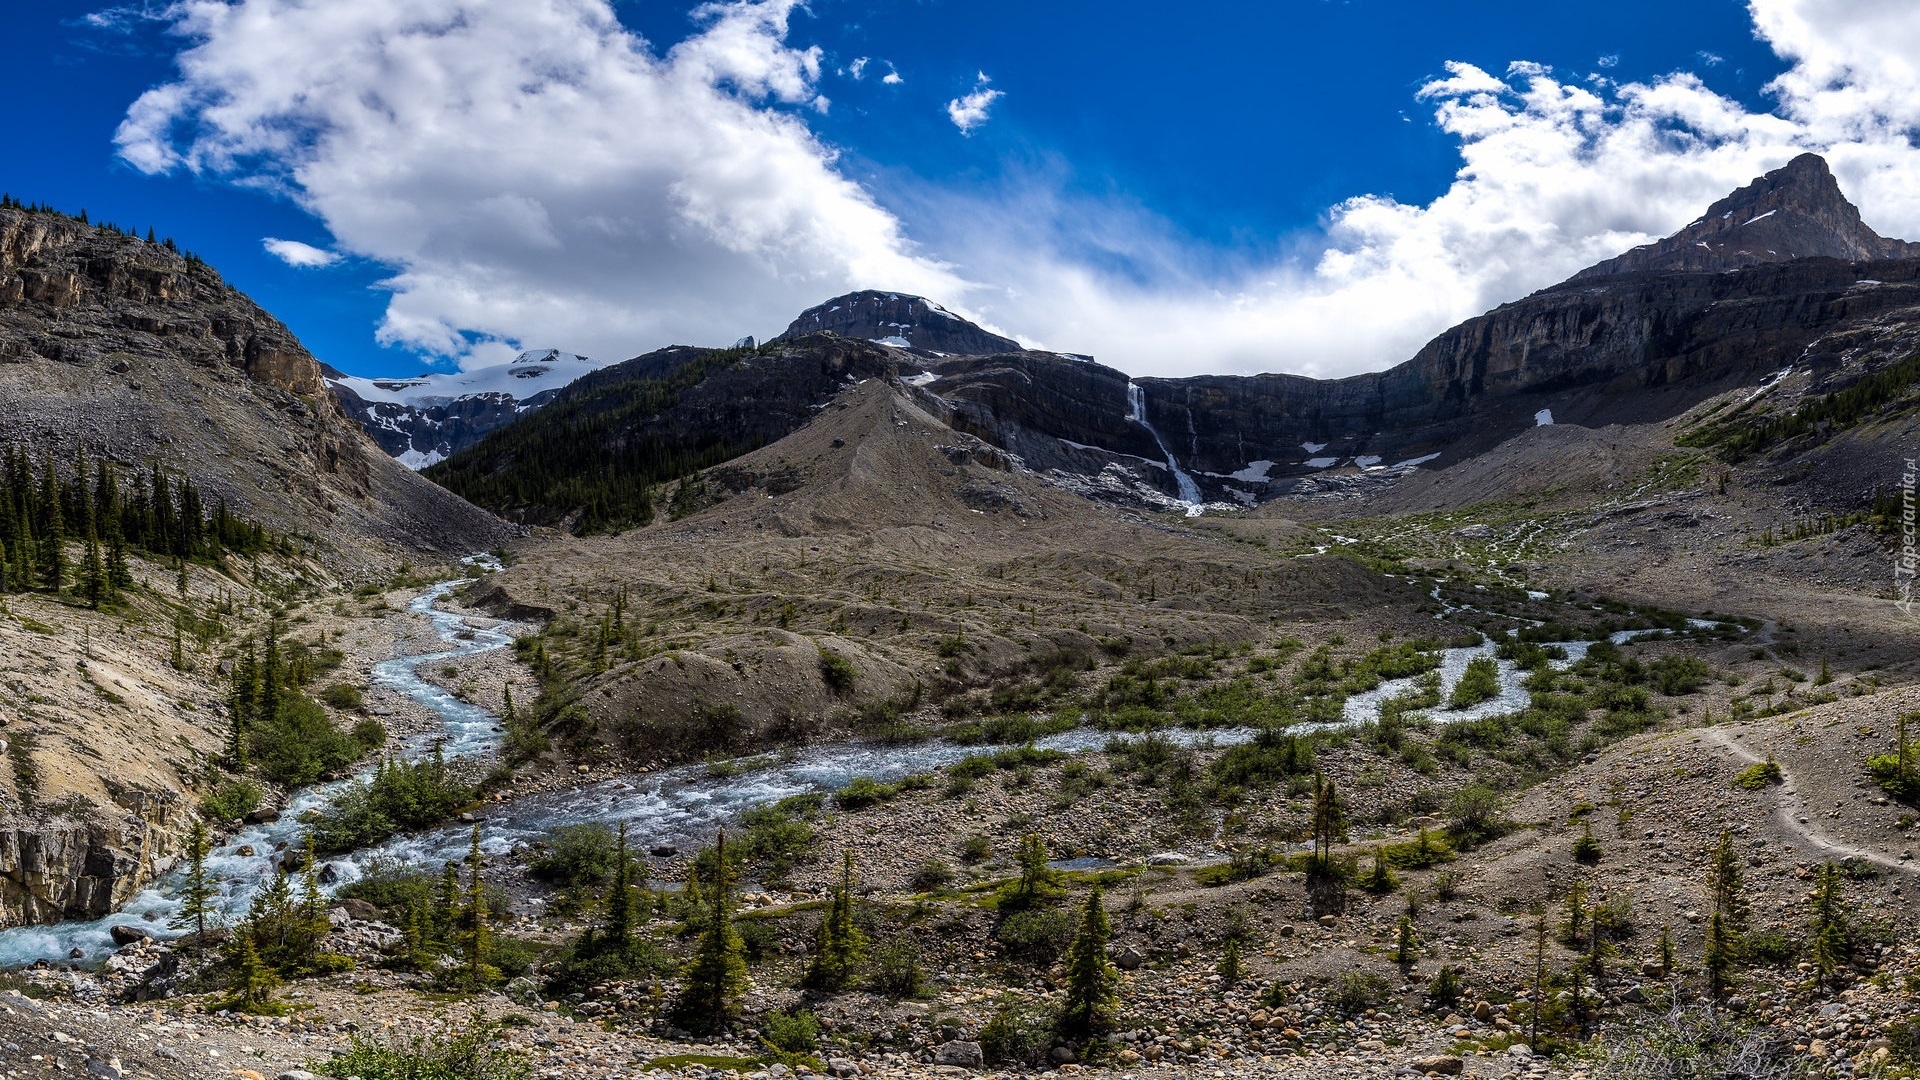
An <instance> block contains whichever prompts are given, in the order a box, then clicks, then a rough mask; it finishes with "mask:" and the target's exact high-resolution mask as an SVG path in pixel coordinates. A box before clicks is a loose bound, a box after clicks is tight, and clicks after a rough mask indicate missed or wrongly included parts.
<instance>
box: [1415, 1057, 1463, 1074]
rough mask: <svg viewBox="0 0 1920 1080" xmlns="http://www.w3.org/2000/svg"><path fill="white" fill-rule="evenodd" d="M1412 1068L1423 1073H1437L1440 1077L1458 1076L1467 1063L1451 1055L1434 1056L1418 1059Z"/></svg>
mask: <svg viewBox="0 0 1920 1080" xmlns="http://www.w3.org/2000/svg"><path fill="white" fill-rule="evenodd" d="M1413 1067H1414V1068H1416V1069H1418V1070H1420V1071H1421V1072H1423V1073H1439V1074H1440V1075H1442V1076H1459V1075H1460V1074H1461V1072H1463V1071H1464V1070H1465V1069H1466V1067H1467V1063H1466V1062H1464V1061H1462V1060H1461V1059H1460V1058H1458V1057H1456V1056H1455V1055H1453V1054H1436V1055H1434V1056H1433V1057H1423V1058H1418V1059H1416V1060H1415V1061H1414V1063H1413Z"/></svg>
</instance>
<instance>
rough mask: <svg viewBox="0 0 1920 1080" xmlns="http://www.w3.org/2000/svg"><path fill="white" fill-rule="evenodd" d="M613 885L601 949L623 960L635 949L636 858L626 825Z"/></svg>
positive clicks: (622, 825) (616, 855)
mask: <svg viewBox="0 0 1920 1080" xmlns="http://www.w3.org/2000/svg"><path fill="white" fill-rule="evenodd" d="M613 860H614V862H613V883H612V884H611V885H610V886H609V887H608V889H607V927H606V932H605V933H604V934H603V935H602V936H601V947H602V948H604V949H607V950H610V951H612V952H614V953H616V954H618V955H620V956H622V957H629V956H631V955H632V954H633V949H634V938H633V932H634V924H635V923H636V922H637V921H638V920H637V919H636V918H635V912H634V902H633V901H634V897H633V892H634V889H633V869H634V867H633V856H632V855H631V854H629V853H628V851H627V823H626V822H624V821H623V822H621V823H620V836H619V839H618V840H617V841H615V844H614V849H613Z"/></svg>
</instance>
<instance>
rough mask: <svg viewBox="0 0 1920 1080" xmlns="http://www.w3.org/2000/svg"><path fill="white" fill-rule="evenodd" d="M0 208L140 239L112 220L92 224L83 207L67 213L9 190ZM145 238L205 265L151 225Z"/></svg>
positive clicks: (0, 198) (2, 194)
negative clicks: (161, 237)
mask: <svg viewBox="0 0 1920 1080" xmlns="http://www.w3.org/2000/svg"><path fill="white" fill-rule="evenodd" d="M0 210H18V211H20V212H21V213H23V214H44V215H46V216H48V217H57V218H64V219H66V220H68V221H77V222H79V223H80V224H82V225H91V226H93V227H94V228H96V229H99V230H100V231H101V232H104V233H112V234H113V235H115V236H124V237H127V238H128V239H130V240H139V239H141V236H140V233H139V231H138V230H136V229H126V228H122V227H121V226H119V225H118V224H115V223H114V222H111V221H103V222H100V223H99V224H97V225H96V224H94V223H93V222H92V221H89V220H87V211H86V209H85V208H84V207H83V208H82V209H81V210H80V212H79V213H78V214H69V213H66V212H65V211H63V210H60V209H58V208H57V207H55V206H53V205H51V204H49V203H41V202H33V203H29V202H21V201H20V200H19V199H16V198H14V197H13V195H12V193H10V192H0ZM145 239H146V242H147V243H149V244H153V245H154V246H156V247H163V248H166V249H167V250H168V251H171V252H173V253H174V254H175V255H179V256H181V257H183V258H185V259H186V260H187V262H188V264H190V265H194V266H202V265H205V263H204V262H203V261H202V260H201V258H200V256H198V255H195V254H194V253H193V252H191V251H185V252H183V251H181V250H180V245H179V244H176V243H174V241H173V237H171V236H169V237H167V238H166V239H164V240H156V239H154V235H153V228H152V226H148V228H147V235H146V237H145Z"/></svg>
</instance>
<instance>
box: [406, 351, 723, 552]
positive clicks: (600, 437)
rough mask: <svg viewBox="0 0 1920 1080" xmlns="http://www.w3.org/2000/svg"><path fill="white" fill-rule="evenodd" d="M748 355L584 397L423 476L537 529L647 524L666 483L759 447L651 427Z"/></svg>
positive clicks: (700, 362) (557, 405) (707, 432)
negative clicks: (569, 522) (566, 524)
mask: <svg viewBox="0 0 1920 1080" xmlns="http://www.w3.org/2000/svg"><path fill="white" fill-rule="evenodd" d="M750 355H752V354H751V353H750V352H749V351H748V350H745V349H718V350H715V351H713V352H709V353H705V354H703V355H701V356H700V357H698V358H697V359H694V360H692V361H690V362H688V363H687V364H685V365H683V366H682V367H681V368H680V369H679V370H677V371H675V372H673V373H672V374H671V375H668V376H666V377H664V378H653V379H631V380H624V381H620V382H614V383H611V384H608V385H605V386H594V387H590V388H586V389H582V390H577V391H575V392H573V393H571V394H568V395H566V396H565V397H563V398H562V399H561V400H559V401H556V402H554V403H553V404H551V405H548V406H547V407H546V408H544V409H541V410H540V412H539V413H538V414H536V415H535V416H533V417H530V418H529V419H527V420H525V421H522V422H521V423H518V424H513V425H510V426H508V427H505V428H502V429H500V430H499V431H496V432H494V433H492V434H490V435H488V436H487V438H486V439H485V440H483V441H482V442H481V443H480V444H479V445H478V446H475V447H472V448H471V449H468V450H464V451H461V452H460V453H458V454H455V455H453V456H452V457H450V458H448V459H447V460H445V461H443V462H440V463H439V464H437V465H434V466H432V467H431V468H428V469H427V470H425V475H426V476H427V477H428V478H429V479H431V480H433V481H434V482H435V483H438V484H439V485H441V486H442V487H445V488H447V489H448V490H450V491H453V492H454V493H456V494H458V495H460V496H461V497H462V498H464V499H466V500H467V501H468V502H471V503H474V504H476V505H478V506H484V507H486V508H488V509H490V510H493V511H496V512H498V513H502V514H513V515H518V516H520V517H522V518H523V519H524V520H526V521H529V522H532V523H535V524H541V525H552V524H556V523H558V522H559V521H561V520H562V519H563V518H566V517H567V516H568V515H571V514H578V515H579V516H578V519H577V523H576V524H575V526H574V531H575V532H577V533H580V534H581V535H587V534H591V533H597V532H608V531H616V530H619V529H623V528H630V527H633V526H640V525H646V524H649V523H650V522H652V521H653V518H654V514H655V512H656V487H657V485H659V484H660V483H661V482H662V481H668V480H673V479H676V478H686V477H691V476H692V475H693V474H694V473H696V472H698V471H699V470H701V469H705V468H708V467H710V466H713V465H718V464H719V463H721V462H723V461H728V460H730V459H732V458H735V457H738V456H740V455H741V454H744V453H747V452H748V451H751V450H753V449H755V448H757V447H758V446H759V445H760V440H757V439H753V440H748V441H746V442H741V443H736V442H732V441H729V440H728V439H727V438H726V436H725V435H724V434H722V433H720V432H718V431H715V430H712V429H711V428H708V427H699V428H696V429H694V430H691V431H688V432H685V433H680V432H673V431H658V430H649V428H648V422H649V421H652V420H654V419H656V418H657V417H658V416H659V415H660V414H661V413H663V412H666V411H667V410H668V409H671V408H673V407H674V406H675V405H677V404H679V403H680V399H681V398H682V397H683V396H684V395H685V394H686V392H687V391H688V390H690V389H692V388H693V387H695V386H698V385H699V384H701V383H702V382H705V381H706V379H707V377H708V376H709V375H711V374H713V373H714V372H716V371H720V370H722V369H724V368H726V367H728V366H729V365H732V364H734V363H737V362H738V361H740V360H741V359H744V358H745V357H747V356H750Z"/></svg>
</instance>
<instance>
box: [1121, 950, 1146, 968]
mask: <svg viewBox="0 0 1920 1080" xmlns="http://www.w3.org/2000/svg"><path fill="white" fill-rule="evenodd" d="M1113 962H1114V965H1115V966H1116V967H1118V968H1119V969H1120V970H1121V971H1138V970H1140V966H1141V965H1142V964H1145V963H1146V962H1147V958H1146V957H1145V956H1143V955H1141V953H1140V950H1139V949H1136V948H1134V947H1133V946H1131V945H1129V946H1127V947H1126V948H1124V949H1121V950H1120V951H1119V952H1118V953H1115V954H1114V957H1113Z"/></svg>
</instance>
